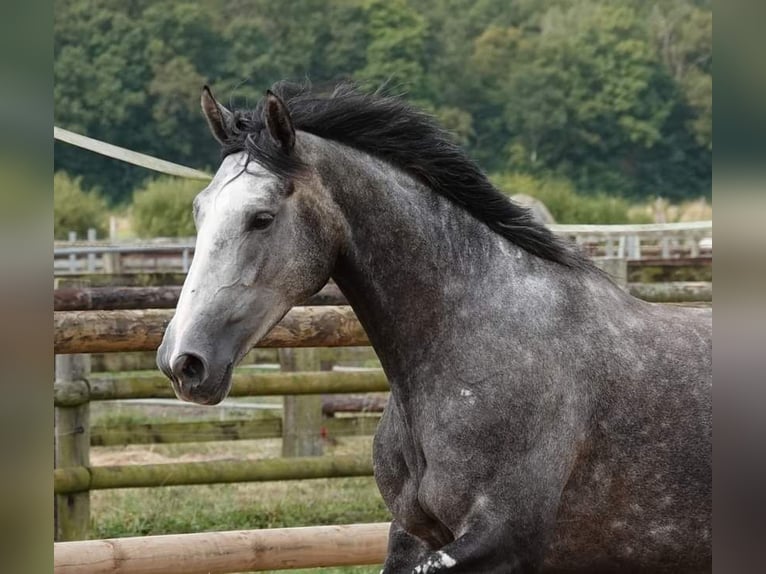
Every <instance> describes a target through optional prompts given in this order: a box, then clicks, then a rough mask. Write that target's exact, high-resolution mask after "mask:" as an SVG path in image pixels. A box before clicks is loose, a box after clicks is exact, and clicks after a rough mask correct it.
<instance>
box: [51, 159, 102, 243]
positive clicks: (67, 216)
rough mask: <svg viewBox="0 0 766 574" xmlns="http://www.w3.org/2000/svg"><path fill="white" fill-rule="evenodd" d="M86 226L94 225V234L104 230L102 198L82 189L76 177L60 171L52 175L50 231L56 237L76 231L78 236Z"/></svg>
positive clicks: (84, 230) (64, 236)
mask: <svg viewBox="0 0 766 574" xmlns="http://www.w3.org/2000/svg"><path fill="white" fill-rule="evenodd" d="M88 229H95V230H96V234H97V236H98V237H104V236H105V235H106V232H107V207H106V202H105V201H104V200H103V198H101V197H100V196H98V195H97V194H95V193H88V192H85V191H83V190H82V187H81V186H80V179H79V178H72V177H70V176H69V175H67V174H66V173H64V172H57V173H55V174H54V175H53V234H54V237H55V238H56V239H67V238H68V235H69V232H70V231H76V232H77V236H78V237H79V238H80V239H84V238H85V237H87V234H88Z"/></svg>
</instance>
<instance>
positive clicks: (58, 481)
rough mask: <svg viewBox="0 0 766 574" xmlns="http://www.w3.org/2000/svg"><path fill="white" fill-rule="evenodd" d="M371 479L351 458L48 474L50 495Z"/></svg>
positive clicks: (366, 465) (368, 469)
mask: <svg viewBox="0 0 766 574" xmlns="http://www.w3.org/2000/svg"><path fill="white" fill-rule="evenodd" d="M340 476H343V477H346V476H372V460H370V459H369V458H367V457H364V458H362V457H358V456H352V455H339V456H311V457H296V458H270V459H264V460H214V461H206V462H173V463H164V464H140V465H130V466H127V465H118V466H93V467H84V466H71V467H66V468H57V469H54V471H53V491H54V492H55V493H56V494H71V493H75V492H85V491H90V490H102V489H108V488H143V487H156V486H180V485H190V484H220V483H230V482H267V481H274V480H305V479H309V478H334V477H340Z"/></svg>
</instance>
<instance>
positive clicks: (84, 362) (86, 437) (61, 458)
mask: <svg viewBox="0 0 766 574" xmlns="http://www.w3.org/2000/svg"><path fill="white" fill-rule="evenodd" d="M89 375H90V355H56V381H55V382H54V388H55V394H56V396H57V397H59V398H60V399H62V401H61V402H63V403H66V404H65V405H63V404H62V405H61V406H56V407H54V409H53V411H54V433H55V435H54V467H55V468H65V467H72V466H90V420H89V418H90V417H89V414H90V405H89V402H88V400H89V397H88V394H89V388H88V382H87V378H88V376H89ZM54 517H55V524H56V526H55V539H56V540H84V539H86V538H88V527H89V524H90V493H89V492H77V493H73V494H60V495H55V502H54Z"/></svg>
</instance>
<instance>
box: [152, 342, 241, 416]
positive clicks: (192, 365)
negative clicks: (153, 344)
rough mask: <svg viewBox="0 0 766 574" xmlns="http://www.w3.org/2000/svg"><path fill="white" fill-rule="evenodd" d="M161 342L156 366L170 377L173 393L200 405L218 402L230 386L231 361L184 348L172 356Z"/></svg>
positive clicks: (224, 396)
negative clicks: (210, 357) (214, 359)
mask: <svg viewBox="0 0 766 574" xmlns="http://www.w3.org/2000/svg"><path fill="white" fill-rule="evenodd" d="M168 355H169V353H168V352H167V351H166V349H165V348H164V345H161V346H160V348H159V349H158V351H157V366H158V367H159V369H160V370H161V371H162V372H163V373H164V374H165V376H166V377H168V378H169V379H170V382H171V385H172V387H173V391H174V392H175V394H176V396H177V397H178V398H179V399H181V400H183V401H188V402H192V403H197V404H200V405H215V404H218V403H220V402H221V401H222V400H223V399H224V398H226V395H227V394H228V393H229V389H230V388H231V372H232V367H233V362H232V361H211V360H209V359H208V358H206V357H205V355H204V354H203V353H198V352H193V351H187V352H180V353H177V354H176V355H174V356H168Z"/></svg>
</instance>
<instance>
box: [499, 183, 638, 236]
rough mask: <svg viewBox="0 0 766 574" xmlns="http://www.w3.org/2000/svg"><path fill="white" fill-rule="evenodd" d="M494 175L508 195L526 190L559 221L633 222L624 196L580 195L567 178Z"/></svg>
mask: <svg viewBox="0 0 766 574" xmlns="http://www.w3.org/2000/svg"><path fill="white" fill-rule="evenodd" d="M492 179H493V182H494V183H495V185H497V186H498V188H499V189H501V190H502V191H503V192H505V193H507V194H508V195H515V194H517V193H523V194H525V195H530V196H532V197H534V198H536V199H539V200H540V201H542V202H543V203H544V204H545V206H546V207H547V208H548V210H549V211H550V212H551V215H553V217H554V219H555V220H556V222H557V223H601V224H610V223H633V219H632V218H631V215H630V213H629V212H630V204H629V203H628V202H627V201H626V200H625V199H623V198H621V197H616V196H610V195H606V194H603V193H600V194H597V195H580V194H578V193H576V192H575V189H574V186H573V185H572V183H571V182H570V181H569V180H567V179H563V178H559V177H542V178H539V177H534V176H531V175H527V174H520V173H505V174H500V175H497V176H495V177H493V178H492Z"/></svg>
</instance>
